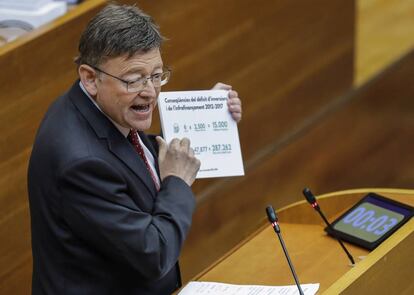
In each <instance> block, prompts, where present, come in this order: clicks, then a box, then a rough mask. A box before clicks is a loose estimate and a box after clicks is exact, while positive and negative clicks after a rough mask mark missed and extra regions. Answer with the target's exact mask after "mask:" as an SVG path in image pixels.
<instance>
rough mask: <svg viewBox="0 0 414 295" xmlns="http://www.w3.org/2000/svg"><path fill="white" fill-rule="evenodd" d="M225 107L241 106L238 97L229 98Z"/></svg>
mask: <svg viewBox="0 0 414 295" xmlns="http://www.w3.org/2000/svg"><path fill="white" fill-rule="evenodd" d="M227 105H228V106H232V105H239V106H241V105H242V102H241V99H240V98H238V97H231V98H229V99H228V100H227Z"/></svg>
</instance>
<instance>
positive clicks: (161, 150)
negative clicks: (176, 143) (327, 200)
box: [155, 136, 168, 158]
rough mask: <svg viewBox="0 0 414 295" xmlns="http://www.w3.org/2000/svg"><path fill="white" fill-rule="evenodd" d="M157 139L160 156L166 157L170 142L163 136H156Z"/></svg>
mask: <svg viewBox="0 0 414 295" xmlns="http://www.w3.org/2000/svg"><path fill="white" fill-rule="evenodd" d="M155 140H156V141H157V143H158V157H159V158H164V157H165V154H166V153H167V149H168V144H167V142H166V141H165V140H164V139H163V138H162V137H161V136H157V137H155Z"/></svg>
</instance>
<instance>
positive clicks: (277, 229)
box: [266, 206, 304, 295]
mask: <svg viewBox="0 0 414 295" xmlns="http://www.w3.org/2000/svg"><path fill="white" fill-rule="evenodd" d="M266 213H267V217H268V219H269V221H270V223H271V224H272V227H273V229H274V231H275V233H276V235H277V237H278V238H279V241H280V244H281V245H282V249H283V252H284V253H285V257H286V259H287V262H288V264H289V268H290V271H291V272H292V274H293V278H294V279H295V283H296V286H297V287H298V290H299V294H300V295H304V293H303V290H302V288H301V286H300V283H299V279H298V277H297V275H296V272H295V268H294V267H293V263H292V261H291V260H290V257H289V253H288V251H287V248H286V245H285V242H284V241H283V238H282V234H281V232H280V226H279V223H278V222H277V221H278V220H277V217H276V212H275V210H274V209H273V207H272V206H268V207H267V208H266Z"/></svg>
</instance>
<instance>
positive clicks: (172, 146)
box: [169, 138, 180, 150]
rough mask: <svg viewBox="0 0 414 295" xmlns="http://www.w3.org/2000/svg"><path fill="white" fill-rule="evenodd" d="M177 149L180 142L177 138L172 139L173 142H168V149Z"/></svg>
mask: <svg viewBox="0 0 414 295" xmlns="http://www.w3.org/2000/svg"><path fill="white" fill-rule="evenodd" d="M179 147H180V140H179V139H178V138H173V140H171V142H170V145H169V149H175V150H178V149H179Z"/></svg>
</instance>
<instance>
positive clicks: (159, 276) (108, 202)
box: [28, 81, 195, 295]
mask: <svg viewBox="0 0 414 295" xmlns="http://www.w3.org/2000/svg"><path fill="white" fill-rule="evenodd" d="M78 83H79V81H77V82H76V83H75V84H74V85H73V86H72V88H71V89H70V90H69V92H68V93H66V94H64V95H63V96H62V97H60V98H59V99H58V100H57V101H55V102H54V103H53V104H52V105H51V107H50V108H49V110H48V112H47V113H46V115H45V117H44V119H43V121H42V123H41V126H40V128H39V130H38V133H37V136H36V140H35V143H34V146H33V151H32V155H31V158H30V163H29V173H28V185H29V202H30V213H31V225H32V250H33V282H32V292H33V294H59V295H63V294H76V295H81V294H99V295H102V294H170V293H171V292H172V291H173V290H175V289H176V288H177V287H178V286H179V284H180V277H179V269H178V263H177V260H178V256H179V253H180V250H181V247H182V245H183V242H184V240H185V238H186V235H187V232H188V230H189V227H190V223H191V217H192V213H193V210H194V207H195V201H194V196H193V194H192V192H191V189H190V187H189V186H188V185H187V184H186V183H185V182H184V181H183V180H182V179H180V178H178V177H174V176H170V177H167V178H166V179H164V180H163V181H162V184H161V190H160V191H159V192H158V193H157V192H156V189H155V186H154V183H153V181H152V179H151V176H150V174H149V172H148V171H147V170H146V167H145V164H144V162H143V161H142V160H141V158H140V157H139V156H138V155H137V153H136V152H135V150H134V149H133V147H132V145H131V144H130V143H129V142H128V140H127V139H126V138H125V137H124V136H123V135H122V134H121V133H120V132H119V131H118V129H117V128H116V127H115V126H114V125H113V124H112V123H111V122H110V121H109V120H108V118H106V117H105V116H104V115H103V114H102V113H101V112H100V111H99V110H98V109H97V108H96V107H95V106H94V105H93V103H92V102H91V101H90V100H89V98H88V97H87V96H86V95H85V93H83V91H82V90H81V89H80V87H79V84H78ZM140 136H141V138H142V140H143V141H144V143H145V145H146V146H147V147H148V148H149V149H150V150H151V151H152V152H153V153H154V158H155V159H157V156H156V152H155V149H154V146H153V145H152V144H151V142H150V140H149V139H148V138H147V137H146V136H145V135H144V134H143V133H140Z"/></svg>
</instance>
